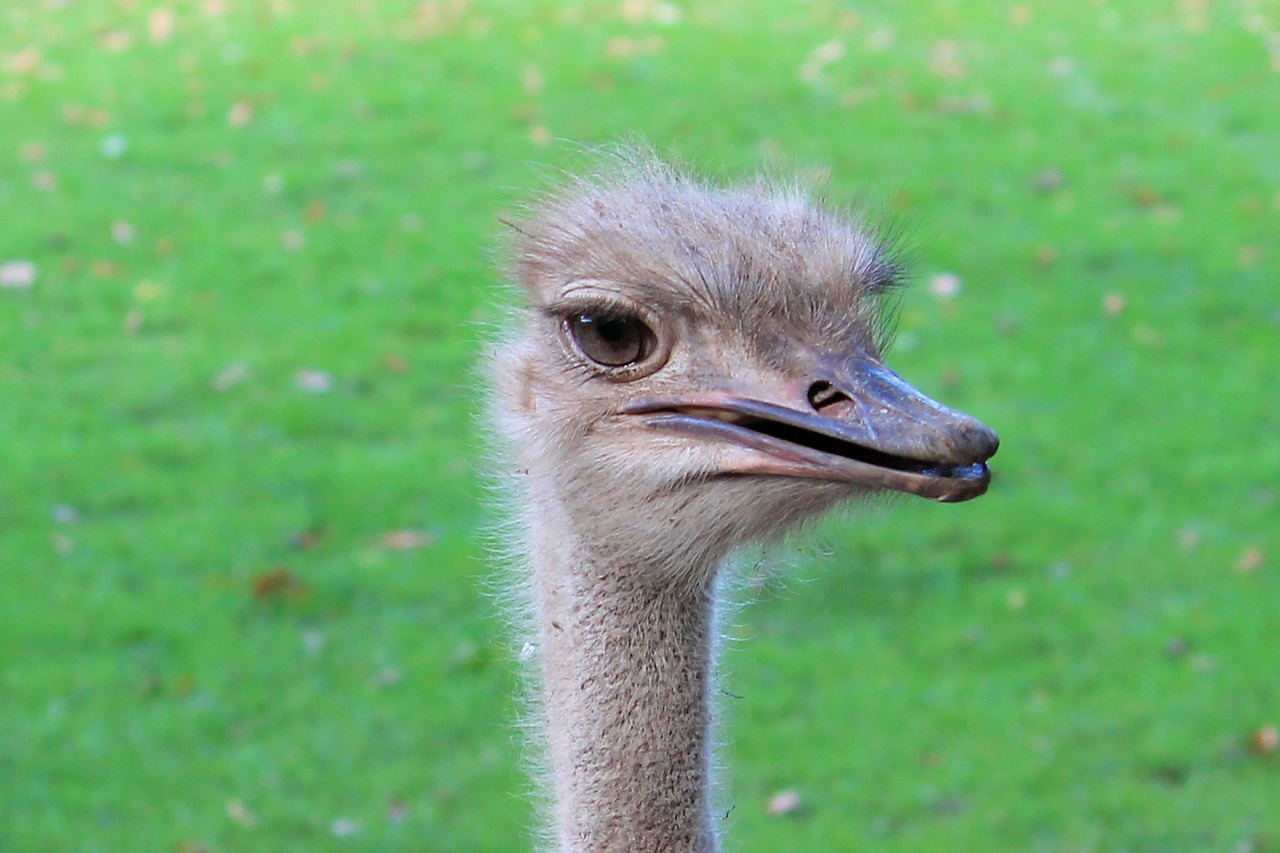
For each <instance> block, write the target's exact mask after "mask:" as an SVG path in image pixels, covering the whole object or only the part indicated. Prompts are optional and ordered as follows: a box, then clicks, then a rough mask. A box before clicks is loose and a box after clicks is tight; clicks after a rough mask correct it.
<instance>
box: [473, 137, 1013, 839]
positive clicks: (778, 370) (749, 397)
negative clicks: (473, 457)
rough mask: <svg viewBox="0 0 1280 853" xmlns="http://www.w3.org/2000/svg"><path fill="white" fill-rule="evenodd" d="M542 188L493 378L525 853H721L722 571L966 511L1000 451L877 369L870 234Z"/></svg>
mask: <svg viewBox="0 0 1280 853" xmlns="http://www.w3.org/2000/svg"><path fill="white" fill-rule="evenodd" d="M555 184H556V185H555V186H554V187H553V188H551V189H549V190H546V191H544V192H543V193H542V194H541V195H540V196H538V197H537V198H536V199H535V200H534V201H532V202H530V203H529V205H528V206H527V207H526V209H525V210H524V211H523V213H522V214H521V215H520V217H519V218H518V220H516V221H511V222H508V223H507V224H508V225H510V226H511V228H512V238H511V241H510V243H511V245H510V247H509V252H508V260H507V265H506V269H505V274H506V275H505V277H506V278H507V279H508V280H509V282H510V283H511V284H512V285H513V287H512V289H513V290H514V291H515V292H516V294H517V297H522V299H519V301H520V305H519V306H518V307H516V308H514V309H513V315H512V317H511V322H510V323H509V324H504V327H505V328H504V329H503V331H502V333H501V334H500V335H499V339H498V340H497V341H496V342H495V343H494V345H493V347H492V349H491V354H490V361H489V369H490V371H491V374H490V379H491V382H492V387H493V397H494V405H493V407H492V416H493V419H494V421H495V424H496V432H497V434H498V435H499V437H500V441H501V443H502V447H503V450H502V451H501V453H502V454H505V455H504V456H503V461H504V464H505V465H506V467H507V469H508V470H509V471H510V472H511V473H510V476H509V477H508V478H507V479H506V481H505V484H506V485H505V487H504V490H505V491H506V493H507V494H508V496H509V497H510V498H511V499H512V501H513V502H514V504H515V505H516V507H517V508H516V510H515V516H516V521H515V523H514V527H513V530H514V535H515V536H516V538H517V539H519V540H520V541H521V542H522V543H523V544H521V545H520V546H519V548H518V550H519V552H520V558H519V561H518V562H519V563H520V564H521V566H523V567H525V570H524V571H521V572H518V573H517V575H516V577H517V580H516V581H515V586H516V587H518V591H517V594H516V595H517V597H519V598H521V599H522V600H523V601H524V606H523V611H524V613H525V614H526V616H527V618H525V619H523V620H522V624H523V625H524V627H523V629H522V630H523V635H522V644H521V646H520V648H521V649H522V654H521V657H522V658H524V659H526V660H527V661H528V662H529V667H528V668H529V670H530V682H531V688H530V693H531V695H532V698H531V706H532V709H533V710H532V711H531V712H530V717H529V718H530V720H531V721H532V722H531V729H532V730H534V733H535V736H534V739H535V740H536V741H537V745H536V746H535V751H536V752H537V753H539V755H540V759H539V760H538V762H537V763H538V764H539V766H540V767H541V768H542V773H541V774H540V775H541V776H542V777H543V780H544V783H543V785H542V789H543V794H544V797H543V798H544V800H545V801H546V803H547V805H546V808H545V809H544V811H545V812H546V814H545V816H544V826H543V828H542V829H541V832H540V834H541V837H542V843H543V845H544V847H545V849H547V850H554V851H559V853H615V851H616V853H623V851H627V853H636V852H637V851H673V853H715V851H718V850H720V849H721V843H722V835H723V826H722V824H723V819H722V817H720V816H719V815H720V811H719V810H718V809H717V808H716V806H715V804H716V802H717V800H716V794H715V791H714V781H715V780H714V778H713V777H714V775H715V773H714V772H713V765H714V762H713V752H714V736H713V729H714V722H715V721H714V713H713V706H714V702H713V691H714V689H715V688H714V684H715V680H714V679H715V672H714V670H715V661H716V655H717V650H716V645H717V614H718V612H719V607H718V604H719V599H720V597H721V594H720V590H721V588H722V585H721V583H720V581H721V579H722V578H723V576H724V574H725V573H726V571H728V570H727V569H726V564H727V562H728V561H729V560H730V557H731V555H732V554H733V553H734V552H735V550H737V549H739V548H741V547H742V546H744V545H747V544H749V543H752V542H755V541H758V540H766V539H772V538H777V537H779V536H782V535H783V534H784V533H786V532H787V531H788V530H790V529H792V528H794V527H796V526H797V525H799V524H801V523H802V522H804V521H806V520H808V519H813V518H815V517H817V516H820V515H821V514H823V513H824V512H825V511H826V510H828V509H830V508H832V507H834V506H836V505H837V504H841V503H842V502H846V501H850V500H856V499H859V498H863V497H866V496H869V495H873V494H876V493H882V492H901V493H906V494H911V495H917V496H920V497H924V498H928V499H932V500H935V501H941V502H958V501H966V500H970V499H972V498H976V497H978V496H979V495H981V494H983V493H984V492H986V490H987V488H988V484H989V482H990V478H991V472H990V468H989V466H988V464H987V461H988V460H989V459H990V457H991V456H992V455H993V454H994V453H995V452H996V449H997V447H998V445H999V438H998V437H997V435H996V433H995V432H994V431H993V430H991V429H990V428H989V427H987V426H985V425H984V424H983V423H981V422H980V421H978V420H977V419H975V418H974V417H971V416H970V415H967V414H964V413H962V412H959V411H957V410H954V409H952V408H949V407H947V406H945V405H943V404H942V403H939V402H937V401H935V400H933V399H931V398H930V397H928V396H926V395H925V394H924V393H922V392H921V391H919V390H917V389H916V388H915V387H914V386H912V385H911V384H909V383H908V382H907V381H906V380H904V379H903V378H901V377H900V376H899V375H898V374H896V373H895V372H893V371H892V370H891V369H890V368H889V367H888V366H887V365H886V364H885V360H884V351H885V348H886V347H887V345H888V343H889V339H890V337H891V334H890V333H891V329H892V325H893V323H892V316H893V313H894V312H893V296H892V294H893V293H894V292H895V291H896V290H897V289H898V287H899V285H900V284H901V282H902V281H903V279H904V273H903V264H902V262H901V259H900V252H899V251H898V250H897V249H896V248H895V241H894V240H893V239H892V238H890V237H887V236H886V229H884V228H882V227H879V226H872V225H868V224H866V222H865V221H864V220H863V218H861V217H859V216H857V215H855V214H853V213H851V212H850V211H847V210H841V209H835V208H830V207H828V206H827V205H826V204H825V203H824V202H821V201H818V200H815V199H813V198H811V197H810V193H809V192H808V191H806V190H805V189H804V188H803V187H802V186H800V185H799V184H798V183H796V182H791V183H788V182H784V181H780V180H777V179H774V178H754V179H748V180H744V181H739V182H736V183H734V182H727V183H726V182H716V181H709V180H707V179H705V178H703V177H700V176H697V175H696V174H695V173H693V172H692V171H690V170H689V169H687V168H685V167H683V166H675V165H672V164H671V163H669V162H668V161H667V160H665V159H664V158H662V157H659V156H658V155H655V154H652V153H651V152H647V151H630V150H629V151H623V152H620V153H619V152H615V153H613V154H612V155H609V156H606V157H605V158H603V161H602V162H599V163H596V164H593V165H592V166H591V167H590V168H588V169H586V170H585V171H578V172H576V173H573V174H569V175H566V176H565V177H563V178H562V179H560V180H558V181H556V182H555Z"/></svg>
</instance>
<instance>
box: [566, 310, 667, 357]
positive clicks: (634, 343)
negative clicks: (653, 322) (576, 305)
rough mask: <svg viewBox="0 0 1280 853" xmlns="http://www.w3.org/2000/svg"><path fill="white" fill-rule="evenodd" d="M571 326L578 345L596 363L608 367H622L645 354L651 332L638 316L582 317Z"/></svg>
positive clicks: (590, 315)
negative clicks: (647, 339) (646, 343)
mask: <svg viewBox="0 0 1280 853" xmlns="http://www.w3.org/2000/svg"><path fill="white" fill-rule="evenodd" d="M571 323H572V326H573V335H574V337H575V338H576V339H577V341H578V346H579V347H581V349H582V352H583V354H584V355H586V356H587V358H589V359H591V360H592V361H594V362H597V363H599V364H603V365H605V366H606V367H621V366H623V365H625V364H631V363H632V362H635V361H639V360H640V359H641V358H642V357H643V356H644V355H646V353H645V351H644V350H645V341H646V338H647V335H648V332H649V329H648V327H647V326H645V324H644V323H642V322H640V321H639V320H638V319H636V318H635V317H597V316H595V315H593V314H579V315H577V316H576V317H574V318H573V320H572V321H571Z"/></svg>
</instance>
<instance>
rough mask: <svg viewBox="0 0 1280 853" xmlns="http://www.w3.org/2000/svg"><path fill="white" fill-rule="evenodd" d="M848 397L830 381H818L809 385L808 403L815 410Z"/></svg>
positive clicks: (820, 409)
mask: <svg viewBox="0 0 1280 853" xmlns="http://www.w3.org/2000/svg"><path fill="white" fill-rule="evenodd" d="M848 399H849V395H848V394H846V393H844V392H843V391H841V390H840V389H839V388H837V387H836V386H834V385H832V384H831V383H830V382H825V381H819V382H815V383H813V384H812V385H810V386H809V405H811V406H813V408H814V409H815V410H817V411H822V409H823V408H824V407H826V406H830V405H833V404H835V403H840V402H844V401H846V400H848Z"/></svg>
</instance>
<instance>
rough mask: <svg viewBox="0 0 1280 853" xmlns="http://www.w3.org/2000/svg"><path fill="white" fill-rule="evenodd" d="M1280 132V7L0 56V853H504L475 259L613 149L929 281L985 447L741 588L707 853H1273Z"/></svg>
mask: <svg viewBox="0 0 1280 853" xmlns="http://www.w3.org/2000/svg"><path fill="white" fill-rule="evenodd" d="M1277 104H1280V6H1278V5H1277V4H1276V3H1274V2H1270V0H1239V2H1222V3H1213V4H1210V3H1207V2H1205V3H1197V2H1177V3H1175V2H1172V0H1170V2H1161V3H1150V2H1139V0H1127V2H1120V0H1111V2H1108V0H1095V1H1094V2H1088V3H1070V4H1068V3H1061V4H1038V3H1031V2H1021V3H1018V2H970V3H962V2H959V0H953V2H944V0H924V2H918V3H910V4H908V3H890V2H868V3H862V4H837V3H832V2H826V0H812V2H749V3H741V4H738V3H728V2H711V3H688V4H686V3H669V4H668V3H652V2H646V0H628V2H625V3H624V2H607V3H606V2H583V3H563V4H558V3H549V2H536V3H527V4H526V3H517V2H507V3H500V2H494V3H487V2H479V0H477V2H471V3H467V2H465V0H457V2H452V0H448V1H447V2H426V3H417V2H392V0H385V2H383V1H382V0H353V1H352V2H337V3H326V2H320V0H257V2H248V0H191V2H174V3H166V2H163V0H156V2H145V3H144V2H136V0H109V2H101V3H97V2H94V3H73V2H57V1H56V0H11V2H7V3H5V4H4V5H3V8H2V9H0V210H2V212H0V223H2V225H0V438H2V439H3V440H2V441H0V581H2V582H3V593H2V594H0V850H3V851H14V852H15V853H19V851H21V853H37V851H76V853H89V852H90V851H122V850H130V851H133V850H140V851H151V850H155V851H180V853H195V851H322V850H361V851H379V850H381V851H392V850H396V851H399V850H429V851H437V850H438V851H492V853H500V852H501V853H505V851H512V850H522V849H528V848H529V846H530V842H529V840H528V833H527V827H528V826H529V824H530V822H531V815H530V812H529V808H528V806H527V804H526V797H525V787H526V783H525V781H524V777H523V775H522V773H521V772H520V765H519V750H518V746H517V742H516V738H515V736H514V734H513V730H512V728H511V721H512V719H513V717H514V715H515V713H516V709H515V705H514V703H513V701H512V699H511V698H510V697H511V694H512V692H513V690H514V688H515V685H516V683H517V677H516V674H515V668H514V665H513V664H512V662H511V661H510V660H509V658H508V656H507V653H506V639H505V637H504V632H503V628H502V619H501V617H500V616H499V614H498V609H499V608H498V607H497V605H496V604H495V603H494V601H493V599H492V597H491V596H490V595H489V593H488V590H489V589H491V581H492V579H493V578H494V576H495V574H496V573H497V571H498V569H496V568H495V567H494V565H493V564H492V561H491V560H490V558H489V556H488V553H487V547H488V546H487V539H486V536H487V533H486V530H487V529H489V528H490V527H491V525H492V524H493V521H494V511H493V510H492V509H491V508H490V506H489V504H488V503H487V501H486V498H485V494H484V486H483V483H484V475H483V465H484V463H483V458H484V455H483V451H482V443H483V442H482V439H481V435H482V429H480V428H479V426H478V423H477V416H478V412H480V411H481V410H482V408H483V406H484V401H485V398H486V394H487V393H488V389H487V387H486V386H487V381H486V379H485V378H484V376H483V374H482V373H480V372H478V370H477V364H478V363H479V361H480V360H481V358H482V353H483V350H484V345H483V339H484V337H485V335H489V334H495V335H501V334H502V333H503V329H502V326H501V323H500V319H501V317H502V310H501V306H502V305H503V304H504V303H505V302H506V301H507V300H508V299H509V298H510V297H509V295H508V294H507V293H505V292H504V291H503V290H502V289H501V287H500V284H499V281H498V275H497V272H496V269H497V266H498V264H497V260H496V259H497V257H498V256H499V255H500V246H501V241H502V237H503V234H502V231H503V226H501V225H500V224H499V222H498V218H499V217H505V216H507V215H510V214H511V212H512V211H513V210H516V209H517V206H518V205H519V203H520V200H521V199H522V198H524V197H526V195H527V193H528V192H529V191H530V190H531V189H533V188H536V187H538V186H540V185H543V184H544V183H545V181H546V179H547V175H549V174H555V170H556V169H558V168H560V167H562V166H565V165H572V164H574V163H578V162H581V160H582V152H581V149H580V147H579V143H582V144H586V145H592V144H596V143H601V142H607V141H611V140H617V139H625V138H634V137H639V138H645V139H648V140H650V141H651V142H653V143H654V144H655V146H656V147H657V148H658V149H659V150H662V151H669V152H672V153H673V154H674V155H675V156H679V157H682V158H684V159H685V160H687V161H688V162H690V163H691V164H693V165H694V166H695V167H697V168H698V169H700V170H703V171H706V172H709V173H711V174H715V175H722V176H726V177H728V178H733V177H734V176H743V175H748V174H751V173H753V172H755V171H757V170H759V169H762V168H763V169H770V170H774V171H779V172H783V173H789V172H798V173H800V174H802V175H803V176H804V178H805V180H806V181H808V182H809V183H810V184H812V185H813V186H814V187H815V191H816V192H818V193H820V194H822V195H825V196H828V197H830V198H832V199H833V200H835V201H836V202H837V203H846V202H850V201H856V200H858V199H862V200H864V202H865V203H866V204H868V205H869V206H870V207H871V208H872V209H873V210H875V211H879V212H882V213H884V214H886V215H888V216H890V217H892V218H893V219H895V220H896V221H898V222H899V223H901V224H902V225H903V226H904V227H906V229H907V230H908V231H909V232H910V234H911V235H912V239H911V247H912V250H911V256H912V259H913V268H914V270H915V278H916V281H917V286H916V287H914V288H913V289H912V290H911V292H910V293H909V294H908V295H907V296H906V298H905V301H904V303H903V305H902V311H901V323H900V333H899V338H898V344H897V346H896V348H895V349H894V351H893V352H892V354H891V357H890V362H891V364H892V365H893V366H894V367H895V368H896V369H897V370H898V371H899V372H901V373H902V374H903V375H905V376H906V377H908V378H909V379H911V380H913V381H914V382H916V383H917V384H918V385H919V386H920V387H922V389H924V390H925V391H926V392H929V393H932V394H934V395H936V396H938V397H940V398H941V399H943V400H945V401H947V402H948V403H950V404H952V405H955V406H957V407H959V408H962V409H965V410H967V411H971V412H973V413H974V414H976V415H978V416H979V417H981V418H982V419H983V420H984V421H986V422H987V423H989V424H991V425H992V426H994V427H996V428H997V429H998V430H999V431H1000V433H1001V435H1002V438H1003V440H1004V445H1003V448H1002V450H1001V452H1000V454H999V455H998V456H997V457H996V459H995V466H994V467H995V470H996V476H997V481H996V483H995V485H994V487H993V489H992V491H991V493H990V494H989V495H988V496H987V497H985V498H983V499H982V500H980V501H977V502H974V503H972V504H965V505H962V506H938V505H932V504H928V503H926V502H924V501H906V500H903V501H894V502H892V506H886V507H884V508H877V509H874V510H872V511H869V512H868V511H860V512H857V513H850V514H848V515H842V516H838V517H835V518H833V519H830V520H829V521H827V522H825V523H824V524H822V525H820V526H819V527H817V528H816V529H815V530H813V531H811V532H810V534H809V535H808V536H805V537H802V538H801V540H800V541H801V542H803V543H805V544H802V545H801V546H800V547H799V548H798V549H796V550H794V551H785V552H783V553H774V552H772V551H770V552H769V553H766V554H764V555H760V556H752V557H750V558H748V559H746V560H745V561H744V562H745V565H744V567H743V569H742V571H743V572H744V574H745V576H746V577H748V578H750V579H751V580H752V583H750V584H748V585H749V586H750V587H751V589H752V590H753V592H752V597H753V598H754V599H755V600H754V601H753V603H752V604H751V606H749V607H747V608H745V609H743V610H742V611H741V612H740V614H739V615H738V616H737V617H736V618H735V619H734V620H733V622H732V624H731V625H730V627H729V632H730V634H731V635H732V637H733V638H734V642H733V643H732V650H731V651H730V652H729V653H728V654H727V655H726V659H725V667H726V682H725V687H726V689H727V690H729V691H731V692H732V693H733V694H735V695H737V696H740V697H742V698H740V699H732V700H726V701H728V702H729V703H730V705H731V707H728V708H727V709H726V712H727V713H726V721H725V726H724V729H723V733H724V740H725V749H724V759H725V762H726V764H727V766H728V767H729V768H730V770H729V772H728V774H727V779H726V786H727V790H726V792H725V802H726V810H728V809H730V807H731V808H732V812H731V815H730V817H729V819H728V822H727V825H728V836H727V838H728V843H727V847H728V848H729V849H731V850H735V851H760V853H765V851H770V852H771V851H787V850H796V851H851V850H861V849H877V850H904V851H917V850H939V851H942V850H1010V851H1026V850H1034V851H1084V850H1116V851H1119V850H1124V851H1206V850H1219V851H1262V850H1268V849H1271V850H1274V849H1276V848H1277V847H1280V810H1278V809H1277V803H1280V750H1277V747H1276V743H1275V732H1276V728H1275V727H1276V726H1277V725H1280V523H1277V522H1278V519H1280V394H1278V392H1277V383H1280V286H1278V285H1280V244H1278V243H1277V239H1276V238H1277V235H1280V110H1277V109H1276V105H1277ZM786 791H794V792H795V793H796V794H797V795H798V796H799V801H800V808H799V809H798V810H795V811H793V812H792V813H790V814H787V815H782V816H779V815H774V814H771V813H770V810H769V809H767V808H766V804H767V803H768V801H769V800H770V799H771V798H772V797H774V796H775V795H777V794H779V793H780V792H786Z"/></svg>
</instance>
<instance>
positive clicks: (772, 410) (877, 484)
mask: <svg viewBox="0 0 1280 853" xmlns="http://www.w3.org/2000/svg"><path fill="white" fill-rule="evenodd" d="M823 373H824V378H815V379H812V380H810V381H808V382H806V383H803V384H801V385H796V386H789V387H788V389H784V390H787V391H790V393H784V394H782V395H781V396H783V397H785V398H787V399H788V400H789V404H787V405H780V404H778V403H774V402H768V399H769V398H772V399H777V398H778V397H779V396H780V395H779V394H778V389H776V388H775V389H769V388H760V389H758V391H759V396H756V395H755V394H750V395H743V394H740V393H729V392H710V393H702V394H692V395H687V396H679V397H664V398H653V399H647V400H637V401H634V402H632V403H629V404H627V405H626V406H624V407H623V408H622V412H623V413H624V414H629V415H639V416H642V417H643V418H644V420H645V422H646V423H647V424H649V425H650V426H652V427H655V428H658V429H664V430H674V431H679V432H685V433H691V434H693V435H696V436H699V437H702V438H707V439H712V440H719V441H727V442H730V443H733V444H737V445H740V446H744V447H748V448H751V449H754V450H757V451H759V453H758V454H752V455H751V457H750V459H749V460H748V461H745V462H742V463H738V464H736V465H735V467H734V468H732V469H731V470H726V471H723V472H722V473H725V474H765V475H775V476H786V477H804V478H811V479H818V480H828V481H834V482H842V483H848V484H851V485H855V486H858V487H860V488H866V489H891V490H894V491H899V492H906V493H908V494H913V495H919V496H921V497H925V498H931V499H933V500H937V501H943V502H948V503H950V502H956V501H966V500H970V499H971V498H976V497H978V496H979V495H981V494H983V493H984V492H986V490H987V486H988V484H989V483H990V482H991V471H990V469H988V467H987V465H986V462H987V460H988V459H990V458H991V456H992V455H993V454H994V453H995V452H996V449H997V448H998V447H999V444H1000V439H999V437H998V436H997V435H996V434H995V432H994V431H992V430H991V429H990V428H988V427H987V426H985V425H983V424H982V423H981V422H979V421H978V420H976V419H975V418H972V417H970V416H969V415H966V414H964V413H963V412H958V411H956V410H955V409H951V408H948V407H947V406H944V405H942V404H941V403H939V402H937V401H935V400H933V399H931V398H929V397H927V396H925V395H924V394H922V393H921V392H920V391H918V390H916V389H915V388H914V387H912V386H911V385H910V384H909V383H908V382H907V381H906V380H904V379H903V378H902V377H900V376H898V375H897V374H896V373H894V372H893V371H892V370H890V369H889V368H887V367H885V366H884V365H883V364H881V363H880V362H879V361H876V360H873V359H870V358H857V359H853V360H851V361H848V362H846V363H845V364H844V365H842V367H841V369H839V370H827V371H824V372H823ZM752 390H756V389H752ZM770 390H772V391H773V393H769V392H770Z"/></svg>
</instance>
